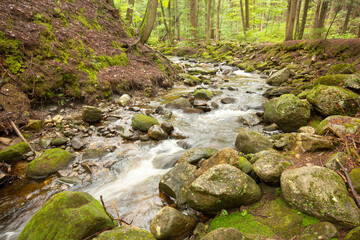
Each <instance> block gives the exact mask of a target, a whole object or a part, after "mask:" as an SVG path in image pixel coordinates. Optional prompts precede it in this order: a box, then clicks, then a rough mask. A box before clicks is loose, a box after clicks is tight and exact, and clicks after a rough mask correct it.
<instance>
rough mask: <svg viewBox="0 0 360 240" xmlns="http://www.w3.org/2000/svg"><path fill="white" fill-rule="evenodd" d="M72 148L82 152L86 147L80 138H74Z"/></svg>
mask: <svg viewBox="0 0 360 240" xmlns="http://www.w3.org/2000/svg"><path fill="white" fill-rule="evenodd" d="M71 146H72V147H73V148H74V149H75V150H81V149H83V148H84V147H85V143H84V142H83V141H81V140H80V139H79V138H73V139H72V140H71Z"/></svg>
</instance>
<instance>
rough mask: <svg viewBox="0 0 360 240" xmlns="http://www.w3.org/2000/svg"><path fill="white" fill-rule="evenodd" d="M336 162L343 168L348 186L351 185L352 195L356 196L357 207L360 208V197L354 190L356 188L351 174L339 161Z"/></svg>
mask: <svg viewBox="0 0 360 240" xmlns="http://www.w3.org/2000/svg"><path fill="white" fill-rule="evenodd" d="M335 160H336V162H337V163H338V164H339V166H340V167H341V169H342V171H343V172H344V174H345V177H346V180H347V184H348V185H349V187H350V190H351V193H352V194H353V196H354V199H355V202H356V205H357V206H358V207H359V208H360V201H359V197H358V194H357V192H356V190H355V189H354V186H353V184H352V181H351V178H350V176H349V173H348V172H347V170H346V168H345V167H344V165H342V163H341V162H340V161H339V159H337V158H336V159H335Z"/></svg>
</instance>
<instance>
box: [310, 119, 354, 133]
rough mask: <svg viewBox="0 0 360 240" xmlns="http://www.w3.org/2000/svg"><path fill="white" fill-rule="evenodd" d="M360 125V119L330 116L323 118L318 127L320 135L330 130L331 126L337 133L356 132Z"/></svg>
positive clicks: (317, 131) (317, 130)
mask: <svg viewBox="0 0 360 240" xmlns="http://www.w3.org/2000/svg"><path fill="white" fill-rule="evenodd" d="M359 127H360V119H359V118H353V117H348V116H336V115H335V116H330V117H327V118H325V119H324V120H322V121H321V122H320V123H319V125H318V126H317V128H316V133H317V134H319V135H323V134H325V133H326V132H327V131H330V128H331V129H332V130H334V131H336V133H337V134H340V135H346V134H355V133H356V132H357V130H358V129H359Z"/></svg>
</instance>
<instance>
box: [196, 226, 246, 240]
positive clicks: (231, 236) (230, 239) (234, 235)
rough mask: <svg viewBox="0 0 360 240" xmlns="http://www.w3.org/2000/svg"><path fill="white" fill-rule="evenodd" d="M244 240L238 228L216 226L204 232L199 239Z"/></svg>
mask: <svg viewBox="0 0 360 240" xmlns="http://www.w3.org/2000/svg"><path fill="white" fill-rule="evenodd" d="M240 239H242V240H246V239H249V238H246V237H245V236H244V235H243V234H242V233H241V232H240V231H239V230H236V229H235V228H232V227H230V228H218V229H215V230H214V231H211V232H209V233H208V234H206V235H205V236H204V237H203V238H201V240H240Z"/></svg>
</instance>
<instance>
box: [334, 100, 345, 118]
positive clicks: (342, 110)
mask: <svg viewBox="0 0 360 240" xmlns="http://www.w3.org/2000/svg"><path fill="white" fill-rule="evenodd" d="M335 104H336V106H337V107H338V108H340V110H341V112H342V113H343V114H344V116H346V112H345V110H344V109H343V108H342V107H341V106H340V104H339V103H337V102H336V103H335Z"/></svg>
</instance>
